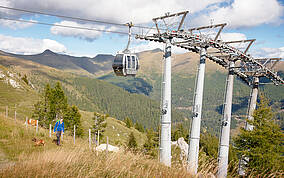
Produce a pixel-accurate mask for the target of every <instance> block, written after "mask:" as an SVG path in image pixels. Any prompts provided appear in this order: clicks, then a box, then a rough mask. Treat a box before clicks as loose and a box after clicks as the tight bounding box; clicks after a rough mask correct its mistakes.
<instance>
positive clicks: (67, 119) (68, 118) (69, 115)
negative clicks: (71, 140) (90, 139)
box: [64, 105, 84, 137]
mask: <svg viewBox="0 0 284 178" xmlns="http://www.w3.org/2000/svg"><path fill="white" fill-rule="evenodd" d="M64 123H65V125H66V127H68V128H73V127H74V125H75V126H76V136H79V137H82V136H83V134H84V131H83V128H82V124H81V114H80V113H79V109H78V108H77V106H75V105H73V106H69V107H68V109H67V112H66V113H65V115H64ZM72 134H73V132H72Z"/></svg>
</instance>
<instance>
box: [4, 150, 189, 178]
mask: <svg viewBox="0 0 284 178" xmlns="http://www.w3.org/2000/svg"><path fill="white" fill-rule="evenodd" d="M0 177H190V175H189V174H188V173H187V172H186V169H185V168H183V167H177V166H172V167H171V168H168V167H166V166H163V165H161V164H160V163H158V162H157V161H156V160H151V159H148V158H147V157H146V156H145V155H142V154H138V155H137V154H133V153H132V152H129V151H121V152H118V153H108V154H107V153H99V154H96V153H95V152H91V151H89V150H88V149H87V147H86V146H83V147H76V148H73V149H68V148H59V149H53V150H46V151H44V152H41V153H38V152H37V153H32V154H30V155H26V154H23V155H21V156H20V158H19V161H18V162H17V163H16V164H15V165H13V166H10V167H8V168H6V169H4V170H2V171H0Z"/></svg>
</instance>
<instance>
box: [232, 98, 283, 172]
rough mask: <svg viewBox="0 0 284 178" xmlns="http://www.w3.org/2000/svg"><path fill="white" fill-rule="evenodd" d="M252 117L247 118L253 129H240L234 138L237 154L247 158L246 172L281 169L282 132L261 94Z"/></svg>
mask: <svg viewBox="0 0 284 178" xmlns="http://www.w3.org/2000/svg"><path fill="white" fill-rule="evenodd" d="M253 118H254V119H253V120H252V121H250V120H247V122H248V123H249V124H251V125H253V127H254V128H253V130H251V131H249V130H245V129H241V131H240V134H239V135H238V136H237V137H236V138H235V140H234V141H235V146H236V148H237V150H238V152H239V154H240V155H242V156H244V157H247V158H249V162H248V164H247V169H248V170H247V172H250V171H253V172H255V173H262V172H263V171H271V170H283V169H284V164H283V162H284V157H283V152H284V148H283V144H284V142H283V138H284V134H283V131H281V129H280V127H279V126H278V125H277V124H276V123H275V120H274V114H273V112H272V110H271V107H270V106H269V101H268V99H267V98H265V97H264V96H261V101H260V104H259V105H258V109H256V110H255V112H254V114H253Z"/></svg>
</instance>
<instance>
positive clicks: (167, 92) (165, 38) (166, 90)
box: [136, 11, 188, 166]
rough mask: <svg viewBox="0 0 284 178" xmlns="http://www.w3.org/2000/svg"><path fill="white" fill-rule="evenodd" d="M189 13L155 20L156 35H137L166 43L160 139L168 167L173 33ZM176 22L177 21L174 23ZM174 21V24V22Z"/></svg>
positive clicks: (162, 156) (185, 12)
mask: <svg viewBox="0 0 284 178" xmlns="http://www.w3.org/2000/svg"><path fill="white" fill-rule="evenodd" d="M187 14H188V11H184V12H179V13H175V14H170V13H166V14H165V15H164V16H161V17H157V18H153V22H154V23H155V26H156V30H155V33H154V34H152V35H153V36H152V35H149V37H150V38H147V34H148V33H147V34H145V35H144V34H142V35H136V38H138V39H142V40H149V41H152V37H153V38H154V39H155V40H154V41H156V42H160V43H165V51H164V61H163V63H164V64H163V65H164V66H163V68H164V73H163V81H162V105H161V137H160V148H159V149H160V156H159V157H160V162H162V163H163V164H165V165H166V166H171V47H172V44H173V42H174V39H173V36H172V35H171V33H172V32H173V31H180V30H181V28H182V25H183V23H184V20H185V17H186V15H187ZM174 20H175V21H174ZM173 21H174V22H173Z"/></svg>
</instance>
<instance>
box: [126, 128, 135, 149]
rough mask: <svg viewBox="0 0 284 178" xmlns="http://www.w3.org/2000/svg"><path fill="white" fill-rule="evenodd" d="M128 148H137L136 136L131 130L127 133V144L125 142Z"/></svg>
mask: <svg viewBox="0 0 284 178" xmlns="http://www.w3.org/2000/svg"><path fill="white" fill-rule="evenodd" d="M127 146H128V148H130V149H136V148H137V142H136V138H135V136H134V134H133V132H131V133H130V134H129V139H128V144H127Z"/></svg>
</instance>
